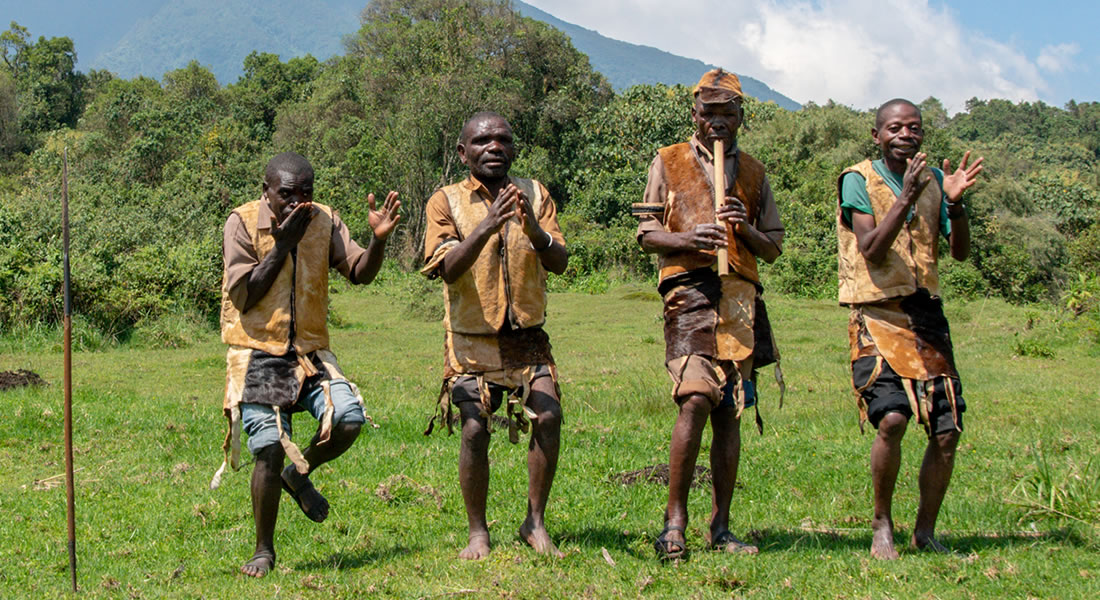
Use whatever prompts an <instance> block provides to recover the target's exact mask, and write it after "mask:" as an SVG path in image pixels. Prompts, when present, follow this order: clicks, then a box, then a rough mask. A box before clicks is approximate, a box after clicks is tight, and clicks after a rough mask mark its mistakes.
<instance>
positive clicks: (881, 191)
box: [836, 160, 943, 304]
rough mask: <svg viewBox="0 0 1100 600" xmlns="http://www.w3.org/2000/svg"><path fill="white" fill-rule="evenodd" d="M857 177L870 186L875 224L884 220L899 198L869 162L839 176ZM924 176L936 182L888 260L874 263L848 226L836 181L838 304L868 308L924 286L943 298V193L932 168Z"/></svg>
mask: <svg viewBox="0 0 1100 600" xmlns="http://www.w3.org/2000/svg"><path fill="white" fill-rule="evenodd" d="M853 172H854V173H859V174H860V175H862V176H863V179H864V180H865V181H866V182H867V195H868V196H869V197H870V199H871V207H872V208H873V209H874V216H875V220H876V222H877V221H879V220H881V219H882V218H883V217H885V216H886V213H887V211H889V210H890V207H891V206H893V205H894V202H896V201H897V196H895V195H894V192H893V191H892V190H891V189H890V187H889V186H888V185H886V181H885V180H883V178H882V176H880V175H879V174H878V173H876V172H875V169H874V167H872V166H871V161H870V160H865V161H863V162H861V163H859V164H858V165H854V166H851V167H848V168H847V169H845V170H844V173H841V174H840V179H843V177H844V175H845V174H846V173H853ZM921 177H929V178H931V179H932V181H930V182H929V183H928V185H927V186H925V188H924V192H922V193H921V196H920V198H918V199H917V203H916V207H915V212H914V214H913V217H912V218H911V219H910V220H909V222H908V223H906V224H905V226H904V227H902V228H901V231H899V232H898V236H897V238H896V239H894V243H893V245H891V246H890V251H889V252H888V253H887V255H886V259H885V260H883V261H882V262H881V263H879V264H871V263H870V262H868V261H867V259H865V258H864V257H863V255H862V254H861V253H860V251H859V242H858V241H857V240H856V234H855V232H854V231H853V230H852V229H851V228H850V227H849V226H848V225H847V224H845V223H844V217H843V214H842V211H841V208H840V201H839V190H840V179H838V180H837V190H838V192H837V198H838V199H837V209H836V230H837V243H838V250H839V251H838V254H837V260H838V263H839V275H840V295H839V296H840V303H841V304H867V303H870V302H879V301H882V300H887V299H889V298H898V297H904V296H909V295H911V294H913V293H914V292H916V291H917V289H918V288H924V289H926V290H928V292H929V293H930V294H931V295H932V296H939V295H940V279H939V274H938V271H937V269H936V264H937V260H938V252H939V236H940V203H941V201H942V198H943V190H942V189H941V188H940V186H939V184H938V183H937V182H936V179H935V176H934V175H933V174H932V171H931V170H930V169H925V172H924V173H923V174H922V175H921Z"/></svg>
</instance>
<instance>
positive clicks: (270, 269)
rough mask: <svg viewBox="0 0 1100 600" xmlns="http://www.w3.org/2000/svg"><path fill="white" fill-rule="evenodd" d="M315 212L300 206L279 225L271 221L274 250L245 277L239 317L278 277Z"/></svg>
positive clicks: (306, 203)
mask: <svg viewBox="0 0 1100 600" xmlns="http://www.w3.org/2000/svg"><path fill="white" fill-rule="evenodd" d="M317 210H318V209H316V208H314V207H313V204H312V203H310V202H303V203H302V204H299V205H298V206H297V207H296V208H295V209H294V211H293V212H291V213H290V216H289V217H287V218H286V219H285V220H284V221H283V223H282V225H279V224H278V223H277V222H276V221H275V217H274V216H272V217H271V235H272V237H274V238H275V247H274V248H273V249H272V250H271V252H268V253H267V256H264V257H263V259H261V260H260V262H259V263H258V264H257V265H256V267H255V268H253V269H252V272H251V273H249V275H248V282H247V283H246V284H245V286H246V288H245V289H246V290H247V294H246V296H245V300H244V305H243V306H239V307H238V310H240V311H241V312H242V313H243V312H247V311H248V309H250V308H252V307H253V306H256V304H257V303H258V302H259V301H260V299H261V298H263V297H264V295H265V294H267V291H268V290H269V289H271V284H273V283H275V279H276V278H277V277H278V276H279V271H280V270H281V269H282V267H283V263H284V262H285V261H286V257H287V256H289V255H290V252H291V250H293V249H294V248H296V247H298V242H300V241H301V240H302V236H303V235H305V232H306V228H307V227H309V222H310V220H311V219H313V215H315V214H317Z"/></svg>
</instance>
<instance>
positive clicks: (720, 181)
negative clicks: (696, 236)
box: [714, 140, 730, 275]
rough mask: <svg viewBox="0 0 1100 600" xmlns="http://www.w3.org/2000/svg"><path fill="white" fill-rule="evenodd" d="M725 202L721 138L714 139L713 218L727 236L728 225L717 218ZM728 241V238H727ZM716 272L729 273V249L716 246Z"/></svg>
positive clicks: (724, 168) (724, 171)
mask: <svg viewBox="0 0 1100 600" xmlns="http://www.w3.org/2000/svg"><path fill="white" fill-rule="evenodd" d="M725 203H726V145H725V143H723V142H722V140H714V220H715V223H717V224H718V225H721V226H722V230H723V231H726V232H727V233H726V236H727V238H728V237H729V232H728V230H729V225H727V224H726V222H725V221H722V220H721V219H719V218H718V210H719V209H721V208H722V205H723V204H725ZM727 242H728V239H727ZM718 274H719V275H729V274H730V261H729V250H728V249H727V248H725V247H721V248H718Z"/></svg>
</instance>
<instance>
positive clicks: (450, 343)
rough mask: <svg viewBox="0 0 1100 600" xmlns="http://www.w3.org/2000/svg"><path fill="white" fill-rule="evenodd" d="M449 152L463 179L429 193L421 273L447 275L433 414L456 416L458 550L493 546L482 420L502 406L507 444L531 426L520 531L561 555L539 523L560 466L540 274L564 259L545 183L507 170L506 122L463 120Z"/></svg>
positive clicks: (557, 408)
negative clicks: (462, 512)
mask: <svg viewBox="0 0 1100 600" xmlns="http://www.w3.org/2000/svg"><path fill="white" fill-rule="evenodd" d="M458 155H459V158H460V159H461V160H462V163H463V164H465V165H466V166H467V167H469V169H470V176H469V177H468V178H466V179H465V180H463V181H461V182H459V183H456V184H453V185H449V186H446V187H444V188H442V189H440V190H437V191H436V192H435V194H433V195H432V197H431V198H430V199H429V200H428V204H427V207H426V208H425V213H426V217H427V229H426V233H425V241H424V252H425V261H426V263H427V265H426V266H425V267H424V269H423V270H422V271H421V272H422V273H424V274H425V275H427V276H428V277H433V278H434V277H442V278H443V282H444V286H443V289H444V302H445V306H446V317H445V319H444V322H443V325H444V328H445V330H446V331H445V338H444V339H445V342H444V367H443V372H444V375H443V376H444V383H443V389H442V390H441V392H440V399H439V414H438V415H437V416H438V417H439V418H441V419H442V421H443V422H444V423H446V424H447V427H448V429H450V427H451V411H452V405H453V407H456V408H457V409H458V412H459V418H460V419H461V421H462V446H461V449H460V450H459V462H458V478H459V482H460V484H461V486H462V498H463V500H464V501H465V503H466V517H467V519H468V521H469V527H470V537H469V544H468V545H467V546H466V548H465V549H463V550H462V552H461V553H459V556H460V557H461V558H466V559H480V558H484V557H485V556H487V555H488V554H489V551H490V547H491V546H490V543H489V525H488V523H487V522H486V520H485V504H486V497H487V494H488V492H489V434H490V432H491V431H492V420H491V415H492V413H493V412H494V411H496V410H497V409H498V408H500V406H501V404H502V403H503V404H505V405H506V414H507V420H508V424H509V432H508V433H509V439H510V440H511V441H512V442H513V443H515V442H517V441H518V440H519V430H521V429H522V430H523V431H526V430H527V428H528V426H530V428H531V440H530V442H529V445H528V451H527V472H528V477H529V480H528V488H527V519H526V520H524V522H523V524H522V525H521V526H520V528H519V535H520V537H521V538H522V539H523V540H524V541H525V542H527V543H528V544H530V545H531V547H532V548H534V549H535V550H536V551H538V552H540V553H543V554H551V555H556V556H560V555H561V553H560V552H558V549H557V548H556V547H555V546H554V544H553V542H551V541H550V536H549V534H548V533H547V532H546V526H545V524H544V523H543V514H544V512H545V510H546V500H547V498H548V497H549V495H550V486H551V484H552V483H553V481H554V472H555V470H556V469H557V465H558V440H559V434H560V430H561V404H560V401H559V398H560V393H559V390H558V385H557V370H556V369H555V367H554V358H553V357H552V356H551V355H550V339H549V338H548V337H547V335H546V332H545V331H543V329H542V324H543V322H544V321H545V318H546V273H547V271H550V272H552V273H557V274H561V273H562V272H564V271H565V267H566V263H567V262H568V260H569V254H568V253H567V252H566V249H565V238H563V237H562V234H561V230H560V229H559V228H558V222H557V208H556V207H555V205H554V201H553V199H552V198H550V194H549V192H547V191H546V188H545V187H544V186H543V185H542V184H541V183H539V182H538V181H535V180H533V179H520V178H518V177H509V176H508V170H509V168H510V167H511V166H512V159H513V158H514V157H515V146H514V144H513V140H512V127H511V126H510V125H509V124H508V121H506V120H505V119H504V118H503V117H501V116H500V115H498V114H495V113H488V112H482V113H477V114H475V115H474V116H473V117H471V118H470V120H469V121H467V122H466V124H465V126H464V127H463V128H462V134H461V136H460V139H459V142H458ZM505 396H507V398H505ZM435 420H436V418H435V417H433V418H432V421H431V423H430V424H429V426H428V431H426V432H425V433H426V434H428V433H431V430H432V427H434V425H435Z"/></svg>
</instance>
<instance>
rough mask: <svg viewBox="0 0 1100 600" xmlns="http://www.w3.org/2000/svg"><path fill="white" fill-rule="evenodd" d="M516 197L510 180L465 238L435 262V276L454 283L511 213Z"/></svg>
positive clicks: (513, 209) (468, 268) (512, 214)
mask: <svg viewBox="0 0 1100 600" xmlns="http://www.w3.org/2000/svg"><path fill="white" fill-rule="evenodd" d="M518 199H519V189H517V188H516V186H514V185H512V184H511V183H509V184H508V185H507V186H505V187H504V189H502V190H501V191H500V193H499V194H497V197H496V200H493V203H492V204H490V205H489V212H488V214H486V215H485V218H484V219H482V220H481V222H480V223H478V224H477V227H475V228H474V230H473V232H471V234H470V235H469V236H468V237H467V238H466V239H464V240H462V241H461V242H459V243H458V245H456V246H455V247H454V248H451V250H450V251H449V252H447V254H446V256H444V257H443V262H441V263H439V276H440V277H442V278H443V281H445V282H447V283H454V282H455V281H457V280H458V278H459V277H461V276H462V274H463V273H465V272H466V271H469V270H470V267H471V266H473V264H474V261H476V260H477V257H478V255H479V254H481V250H482V248H484V247H485V243H486V242H488V241H489V238H490V237H491V236H493V235H496V233H497V232H498V231H500V229H501V227H504V224H505V223H507V222H508V219H511V218H512V217H513V216H514V215H515V211H516V201H517V200H518Z"/></svg>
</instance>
